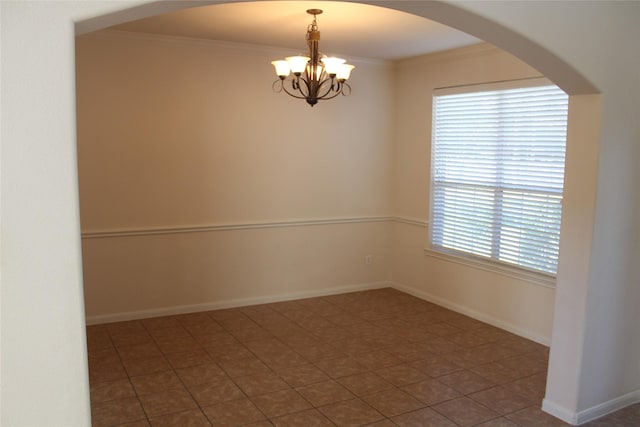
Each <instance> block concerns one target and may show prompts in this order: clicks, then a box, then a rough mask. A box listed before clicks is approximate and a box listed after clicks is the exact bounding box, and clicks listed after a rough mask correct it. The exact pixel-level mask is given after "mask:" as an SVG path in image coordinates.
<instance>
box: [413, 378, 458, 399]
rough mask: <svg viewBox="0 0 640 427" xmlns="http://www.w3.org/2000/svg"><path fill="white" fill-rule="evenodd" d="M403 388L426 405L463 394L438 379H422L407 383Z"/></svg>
mask: <svg viewBox="0 0 640 427" xmlns="http://www.w3.org/2000/svg"><path fill="white" fill-rule="evenodd" d="M402 389H403V390H404V391H406V392H407V393H409V394H410V395H412V396H413V397H415V398H416V399H418V400H420V401H421V402H423V403H424V404H426V405H435V404H437V403H440V402H445V401H447V400H451V399H455V398H458V397H460V396H461V395H460V393H459V392H457V391H456V390H454V389H452V388H450V387H448V386H446V385H444V384H442V383H441V382H440V381H438V380H425V381H420V382H418V383H415V384H409V385H406V386H404V387H402Z"/></svg>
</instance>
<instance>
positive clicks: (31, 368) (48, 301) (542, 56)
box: [0, 1, 640, 426]
mask: <svg viewBox="0 0 640 427" xmlns="http://www.w3.org/2000/svg"><path fill="white" fill-rule="evenodd" d="M426 3H428V4H429V5H427V4H426ZM376 4H378V5H386V6H388V7H395V8H402V9H403V10H407V11H412V10H413V12H414V13H417V14H421V15H423V16H432V17H433V18H435V19H438V20H440V21H442V22H444V23H447V24H450V25H453V26H456V27H457V28H463V29H465V30H466V31H468V32H469V33H472V34H474V35H477V36H480V37H483V38H485V39H487V40H488V41H491V42H492V43H494V44H496V45H498V46H500V47H502V48H507V49H509V50H510V51H511V52H514V53H517V54H518V55H521V56H522V57H528V60H529V61H531V63H532V64H536V65H540V66H541V65H544V64H547V67H546V69H545V71H544V73H545V74H546V75H547V76H549V77H550V78H552V79H553V78H554V77H555V76H560V75H561V76H563V77H564V78H565V79H569V80H571V78H572V76H575V80H576V81H579V82H580V81H582V82H584V81H585V76H587V78H588V79H590V80H593V82H594V84H595V85H596V86H597V87H598V88H599V89H600V90H601V91H602V92H603V97H602V107H603V112H602V124H601V133H600V135H599V136H598V137H599V139H600V144H599V150H600V151H599V158H600V163H599V170H598V188H599V191H598V193H597V196H598V198H597V199H596V211H597V215H596V220H595V222H594V224H593V226H594V228H595V229H596V230H597V232H596V234H597V235H598V237H602V238H603V239H602V240H599V239H595V240H598V242H597V243H594V248H595V249H594V250H592V251H591V252H592V257H591V258H593V259H594V264H595V265H594V266H593V267H592V268H591V269H589V271H588V275H587V281H588V285H589V286H591V285H593V287H597V288H598V289H599V290H600V292H597V293H594V294H593V295H591V294H590V295H589V298H592V301H593V302H594V304H595V303H597V302H598V301H600V299H601V298H600V297H601V296H602V294H603V293H604V294H609V293H612V294H613V296H614V297H615V298H606V299H603V300H602V302H603V304H602V305H601V308H600V309H598V310H595V309H593V308H591V307H590V306H588V305H586V304H585V305H584V306H583V307H584V312H585V313H586V315H587V317H590V318H592V319H593V320H591V321H588V322H584V321H583V316H581V315H580V313H578V312H576V311H575V310H573V309H569V310H567V311H568V312H567V315H566V318H565V319H562V321H561V322H559V321H558V320H556V321H554V333H553V338H552V349H553V346H554V345H553V342H561V341H562V340H564V339H568V338H569V335H568V334H569V333H570V332H569V331H570V330H574V329H573V328H571V322H575V323H576V324H578V325H581V326H583V327H585V328H586V327H588V328H594V323H596V322H597V323H598V324H599V325H600V327H601V328H602V329H601V330H600V329H596V330H593V333H590V331H587V333H585V334H583V335H589V339H588V340H585V342H586V343H587V345H586V346H585V347H572V348H570V349H567V352H569V356H574V359H573V360H574V363H573V365H569V364H565V363H562V361H560V362H561V363H559V365H560V366H559V369H558V370H557V371H558V375H557V376H555V377H554V378H551V381H549V382H548V387H547V391H548V395H549V392H550V391H551V392H554V391H557V388H558V385H559V384H561V383H563V382H564V381H565V380H569V381H571V378H573V377H574V375H573V373H574V372H576V371H577V375H575V377H576V378H578V381H577V382H578V383H579V384H580V385H581V386H580V387H578V386H577V384H576V383H575V382H574V384H571V385H569V390H568V397H567V399H569V400H570V399H574V400H575V401H576V402H577V401H578V398H581V399H582V398H583V397H584V398H586V400H585V401H583V402H581V406H580V408H589V407H594V406H597V405H598V404H599V403H605V404H606V403H607V402H609V401H610V400H608V399H614V398H615V396H620V395H623V394H624V393H626V392H628V390H630V389H634V388H635V389H636V390H637V389H638V386H639V385H640V384H639V383H640V381H638V380H637V375H636V374H635V373H634V372H636V371H637V369H638V367H637V363H635V364H632V363H630V362H629V361H630V360H635V361H637V360H638V359H639V355H640V342H639V338H638V336H637V334H636V333H635V331H636V330H637V325H638V323H640V322H638V318H637V316H638V314H637V312H636V301H637V300H638V295H637V292H638V289H637V288H638V287H637V283H638V282H639V280H638V278H639V277H640V271H638V269H639V268H640V266H639V265H638V263H637V262H633V261H634V260H637V259H638V247H637V245H636V244H635V243H636V242H637V241H638V239H639V237H640V226H638V224H637V222H636V221H634V220H633V218H635V217H637V215H635V214H636V213H637V212H638V206H640V200H638V197H639V196H638V194H637V192H636V191H635V189H637V187H638V184H640V178H639V177H638V175H637V172H636V168H635V167H634V165H632V164H631V163H632V162H634V161H635V160H637V159H638V157H640V156H639V155H638V152H637V150H638V146H637V141H638V139H639V137H638V136H639V134H640V128H639V127H640V121H638V120H637V117H636V116H635V115H634V112H635V111H637V108H632V107H633V106H634V105H635V106H637V105H639V104H640V89H639V88H638V81H637V70H638V66H639V64H638V61H639V60H640V59H639V58H638V56H637V55H631V54H630V53H632V52H636V49H637V47H636V46H635V44H636V40H638V38H639V37H638V33H637V32H638V30H639V28H638V26H637V25H636V23H635V21H634V19H636V17H637V16H638V13H639V12H638V7H639V5H638V4H634V3H632V2H626V3H622V2H615V3H613V2H598V3H591V4H585V3H582V2H581V3H577V2H553V3H550V2H542V3H539V2H495V3H492V2H464V3H462V2H457V3H455V4H450V3H446V2H393V1H388V2H376ZM430 4H434V5H435V7H437V8H438V11H439V12H440V13H438V14H432V13H431V12H430V11H429V10H428V8H429V7H430ZM189 5H191V3H187V2H183V3H179V2H174V3H166V2H164V3H153V4H146V5H145V2H143V1H129V2H126V1H123V2H55V3H54V2H41V3H37V4H34V3H27V2H2V3H0V15H1V16H0V19H1V22H2V25H1V26H0V27H1V31H2V64H3V65H2V67H3V69H2V76H1V79H2V88H3V90H2V95H1V96H2V109H3V114H2V126H1V132H2V134H1V135H2V207H1V208H2V313H1V315H2V382H3V385H2V392H1V393H2V394H1V396H2V424H3V425H4V424H6V425H16V426H21V425H43V424H58V425H69V426H83V425H88V424H89V399H88V385H87V383H88V382H87V373H86V359H85V357H86V350H85V346H84V338H83V334H82V332H81V331H82V328H83V325H84V321H83V315H82V312H83V309H82V285H81V275H80V229H79V226H78V218H79V217H78V198H77V176H76V171H75V168H74V162H75V158H74V149H75V131H74V129H75V124H74V115H75V109H74V106H73V100H74V91H73V87H74V82H73V73H74V59H73V45H74V39H73V25H74V22H80V23H84V24H86V25H84V26H83V27H84V28H85V29H86V28H94V29H96V28H100V26H101V25H104V24H105V23H107V25H112V24H115V23H119V22H123V21H125V20H129V19H134V18H136V17H143V16H147V15H149V14H153V13H154V12H159V11H160V10H159V9H166V8H170V7H174V8H175V7H178V8H179V7H187V6H189ZM133 6H139V7H137V8H135V9H132V10H126V8H129V7H133ZM421 8H422V9H421ZM617 8H620V9H617ZM423 9H424V10H423ZM163 11H166V10H163ZM478 15H479V16H480V18H478ZM448 18H451V19H448ZM487 21H489V23H490V22H491V21H496V22H498V23H500V24H501V25H500V27H499V29H500V31H497V32H495V33H494V32H492V30H493V27H492V26H491V25H488V22H487ZM594 28H602V30H601V31H594V30H593V29H594ZM511 29H513V31H511ZM612 29H613V30H612ZM523 39H524V40H526V41H528V42H529V43H530V44H532V45H534V46H535V47H539V48H540V49H537V50H536V49H533V50H531V49H528V46H527V45H526V44H522V43H520V42H521V41H522V40H523ZM513 40H515V42H513ZM613 47H615V48H613ZM547 53H551V54H552V57H553V59H560V60H562V61H563V64H562V66H558V67H554V65H557V61H547V60H548V59H549V57H548V56H547ZM549 64H551V65H549ZM575 70H577V72H574V71H575ZM587 86H588V85H587ZM577 87H578V88H583V87H584V86H580V85H577ZM574 88H575V87H567V90H568V91H569V92H570V93H574V92H572V90H573V89H574ZM576 93H577V92H576ZM581 93H593V92H589V91H586V92H585V91H583V92H581ZM621 159H622V160H625V159H626V160H627V161H619V160H621ZM629 208H631V209H630V211H629ZM620 254H624V256H623V257H619V256H618V255H620ZM600 256H602V258H600ZM586 265H588V264H586ZM585 268H586V267H585ZM573 279H574V278H571V277H568V278H567V281H568V280H573ZM575 280H576V282H578V281H579V280H580V279H579V278H578V279H575ZM581 285H582V283H577V286H578V288H580V295H576V298H584V297H585V295H586V294H587V292H586V289H583V288H581ZM560 288H562V283H559V285H558V290H559V289H560ZM563 309H565V307H559V308H556V311H557V310H563ZM556 319H558V316H556ZM620 324H621V325H624V326H625V327H624V328H623V329H619V328H618V326H619V325H620ZM629 329H633V330H634V333H628V332H627V331H628V330H629ZM578 332H580V331H578ZM611 333H613V335H614V336H616V337H618V338H624V339H625V340H626V342H627V343H628V344H627V345H626V346H625V347H623V350H622V351H611V349H610V348H609V347H608V345H602V346H599V344H608V341H607V339H606V335H608V334H611ZM591 351H593V359H592V360H590V361H588V363H587V364H583V363H580V362H581V360H582V358H583V355H584V354H586V353H588V352H591ZM553 353H554V352H553V350H552V357H551V363H552V365H553V364H554V363H555V362H556V360H557V358H555V357H554V356H553ZM52 354H55V357H52ZM45 356H46V357H45ZM609 357H610V358H612V359H609ZM567 360H569V359H568V358H567ZM618 362H622V363H618ZM603 367H604V368H605V369H601V368H603ZM594 368H595V369H594ZM610 370H614V371H616V372H629V375H628V376H627V377H626V378H625V380H622V381H621V380H619V379H617V378H619V377H618V376H617V375H615V376H611V375H609V373H610ZM608 378H614V379H613V380H612V381H602V379H608ZM581 379H582V380H583V381H580V380H581ZM574 386H575V387H574ZM582 387H584V388H582ZM33 402H39V406H38V410H34V408H33ZM568 410H569V412H571V413H573V414H575V413H577V406H572V407H569V408H568ZM582 410H583V409H581V411H582Z"/></svg>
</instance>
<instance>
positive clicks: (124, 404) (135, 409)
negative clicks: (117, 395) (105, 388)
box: [91, 397, 145, 427]
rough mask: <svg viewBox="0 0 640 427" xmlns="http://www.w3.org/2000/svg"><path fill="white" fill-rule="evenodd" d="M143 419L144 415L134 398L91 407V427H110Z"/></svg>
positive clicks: (138, 402)
mask: <svg viewBox="0 0 640 427" xmlns="http://www.w3.org/2000/svg"><path fill="white" fill-rule="evenodd" d="M144 419H145V413H144V411H143V410H142V406H141V405H140V401H139V400H138V399H137V398H136V397H128V398H125V399H117V400H110V401H108V402H102V403H98V404H95V405H91V422H92V426H93V427H102V426H112V425H116V424H123V423H126V422H132V421H137V420H144Z"/></svg>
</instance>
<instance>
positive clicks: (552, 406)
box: [542, 390, 640, 426]
mask: <svg viewBox="0 0 640 427" xmlns="http://www.w3.org/2000/svg"><path fill="white" fill-rule="evenodd" d="M639 402H640V390H635V391H632V392H631V393H627V394H624V395H622V396H619V397H616V398H615V399H611V400H609V401H607V402H604V403H600V404H598V405H595V406H592V407H591V408H587V409H583V410H582V411H579V412H574V411H571V410H569V409H567V408H565V407H563V406H560V405H558V404H556V403H554V402H552V401H550V400H549V399H547V398H545V399H544V400H543V401H542V410H543V411H545V412H546V413H548V414H550V415H553V416H554V417H556V418H560V419H561V420H562V421H564V422H566V423H569V424H571V425H574V426H578V425H582V424H584V423H588V422H589V421H593V420H596V419H598V418H600V417H604V416H605V415H608V414H611V413H612V412H616V411H619V410H620V409H623V408H626V407H627V406H630V405H634V404H636V403H639Z"/></svg>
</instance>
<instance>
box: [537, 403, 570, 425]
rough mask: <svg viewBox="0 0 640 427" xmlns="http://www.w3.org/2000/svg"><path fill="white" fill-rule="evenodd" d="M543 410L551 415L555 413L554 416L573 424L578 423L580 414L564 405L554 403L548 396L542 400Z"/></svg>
mask: <svg viewBox="0 0 640 427" xmlns="http://www.w3.org/2000/svg"><path fill="white" fill-rule="evenodd" d="M542 410H543V411H544V412H546V413H547V414H549V415H553V416H554V417H556V418H559V419H561V420H562V421H564V422H565V423H569V424H571V425H572V426H575V425H578V424H577V420H578V415H577V414H576V413H575V412H573V411H570V410H569V409H567V408H565V407H564V406H560V405H558V404H555V403H553V402H552V401H550V400H548V399H547V398H546V397H545V398H544V399H543V400H542Z"/></svg>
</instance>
